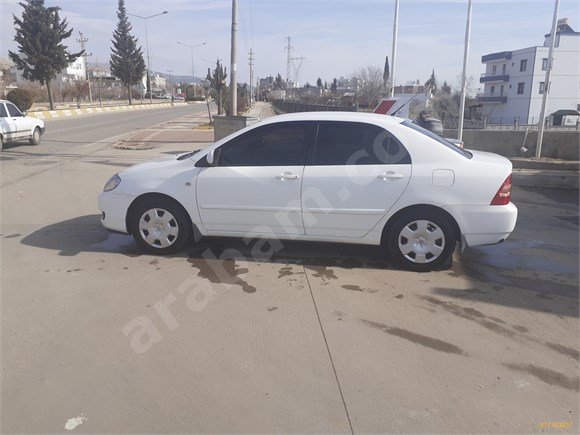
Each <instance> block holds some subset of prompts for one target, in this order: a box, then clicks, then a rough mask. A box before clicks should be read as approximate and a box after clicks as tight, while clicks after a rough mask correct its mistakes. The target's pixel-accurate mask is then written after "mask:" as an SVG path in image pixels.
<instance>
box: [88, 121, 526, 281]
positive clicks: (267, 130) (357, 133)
mask: <svg viewBox="0 0 580 435" xmlns="http://www.w3.org/2000/svg"><path fill="white" fill-rule="evenodd" d="M511 172H512V165H511V162H510V161H509V160H507V159H505V158H504V157H501V156H498V155H495V154H490V153H485V152H479V151H468V150H463V149H461V148H458V147H457V146H455V145H453V144H450V143H449V142H447V141H445V139H442V138H441V137H439V136H437V135H435V134H433V133H431V132H429V131H427V130H424V129H422V128H421V127H419V126H417V125H415V124H413V123H412V122H411V121H409V120H404V119H401V118H395V117H390V116H385V115H375V114H362V113H340V112H311V113H297V114H290V115H281V116H276V117H272V118H269V119H267V120H264V121H262V122H260V123H257V124H254V125H252V126H250V127H247V128H245V129H243V130H241V131H238V132H236V133H234V134H232V135H230V136H228V137H226V138H224V139H222V140H220V141H218V142H216V143H214V144H212V145H211V146H209V147H207V148H206V149H204V150H202V151H199V152H193V153H188V154H183V155H180V156H174V157H171V158H165V159H161V160H157V161H154V162H151V163H144V164H140V165H136V166H133V167H131V168H129V169H127V170H125V171H123V172H121V173H119V174H116V175H114V176H113V177H112V178H111V179H110V180H109V181H108V182H107V184H106V185H105V188H104V192H103V193H102V194H101V195H100V197H99V208H100V210H101V211H102V223H103V225H104V226H105V227H106V228H107V229H109V230H111V231H113V232H120V233H124V234H131V235H133V237H134V238H135V240H136V241H137V243H138V244H139V245H141V246H142V247H143V248H144V249H145V250H146V251H148V252H151V253H157V254H173V253H176V252H178V251H180V250H181V249H183V248H184V247H185V245H186V244H187V243H188V242H189V240H190V239H191V238H192V235H193V234H194V233H196V234H198V235H202V236H231V237H257V238H258V237H259V238H271V239H286V240H287V239H292V240H305V241H324V242H339V243H358V244H369V245H381V246H384V248H385V250H386V251H388V252H389V253H390V254H391V256H392V257H393V258H394V259H396V260H397V261H398V262H399V263H401V264H402V265H403V266H405V267H406V268H409V269H412V270H418V271H428V270H433V269H439V268H444V267H448V265H449V264H450V262H451V258H452V254H453V251H454V249H455V247H456V244H457V242H460V243H461V245H462V248H465V247H469V246H478V245H489V244H495V243H500V242H502V241H504V240H505V238H506V237H508V236H509V234H510V233H511V232H512V231H513V229H514V227H515V224H516V219H517V208H516V207H515V205H513V204H512V203H511V202H510V191H511Z"/></svg>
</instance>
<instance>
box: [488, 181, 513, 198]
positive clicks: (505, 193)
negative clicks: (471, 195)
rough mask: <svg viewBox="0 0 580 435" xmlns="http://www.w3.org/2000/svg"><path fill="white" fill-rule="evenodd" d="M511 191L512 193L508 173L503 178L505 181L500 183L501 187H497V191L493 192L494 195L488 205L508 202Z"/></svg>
mask: <svg viewBox="0 0 580 435" xmlns="http://www.w3.org/2000/svg"><path fill="white" fill-rule="evenodd" d="M511 193H512V174H510V175H509V176H508V177H507V178H506V179H505V181H504V182H503V184H502V185H501V187H500V188H499V190H498V191H497V193H496V194H495V196H494V197H493V199H492V200H491V204H490V205H506V204H509V203H510V196H511Z"/></svg>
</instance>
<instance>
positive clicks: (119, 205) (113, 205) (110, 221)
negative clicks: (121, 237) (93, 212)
mask: <svg viewBox="0 0 580 435" xmlns="http://www.w3.org/2000/svg"><path fill="white" fill-rule="evenodd" d="M133 199H135V197H133V196H129V195H119V194H117V193H113V192H102V193H101V194H100V195H99V210H101V223H102V224H103V226H104V227H105V228H106V229H107V230H109V231H111V232H114V233H122V234H129V230H128V228H127V220H126V217H127V210H128V209H129V206H130V205H131V203H132V202H133Z"/></svg>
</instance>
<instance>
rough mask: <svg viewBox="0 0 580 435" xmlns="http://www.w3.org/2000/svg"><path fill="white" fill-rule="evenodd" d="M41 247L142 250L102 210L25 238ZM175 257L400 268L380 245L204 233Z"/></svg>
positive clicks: (66, 251)
mask: <svg viewBox="0 0 580 435" xmlns="http://www.w3.org/2000/svg"><path fill="white" fill-rule="evenodd" d="M22 243H23V244H25V245H28V246H34V247H37V248H43V249H50V250H55V251H59V252H58V255H63V256H75V255H78V254H79V253H81V252H108V253H112V254H121V255H125V256H130V257H136V256H140V255H143V252H142V251H141V250H140V249H139V247H138V246H137V244H136V243H135V242H134V241H133V238H132V237H131V236H127V235H122V234H112V233H109V232H108V231H107V230H105V228H103V226H102V225H101V219H100V215H98V214H93V215H86V216H79V217H76V218H73V219H69V220H66V221H62V222H57V223H54V224H51V225H48V226H46V227H43V228H41V229H39V230H37V231H35V232H33V233H31V234H29V235H28V236H26V237H24V238H23V239H22ZM173 258H183V259H188V260H191V259H200V260H207V259H212V260H215V259H217V260H222V261H227V260H229V261H232V260H233V261H251V262H269V263H281V264H287V263H291V264H300V265H308V266H310V265H313V266H324V267H340V268H344V269H353V268H374V269H393V270H394V269H397V267H396V265H394V264H393V263H392V262H390V261H388V259H387V258H386V257H385V254H384V252H383V251H382V250H381V248H380V247H377V246H367V245H346V244H336V243H318V242H299V241H291V240H274V239H272V240H268V239H251V240H247V239H241V238H229V237H204V238H201V239H200V240H199V241H197V242H195V243H194V242H192V243H191V245H189V246H188V247H187V248H186V249H184V250H183V252H182V253H180V254H177V255H174V256H173Z"/></svg>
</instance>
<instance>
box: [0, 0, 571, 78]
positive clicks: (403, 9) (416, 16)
mask: <svg viewBox="0 0 580 435" xmlns="http://www.w3.org/2000/svg"><path fill="white" fill-rule="evenodd" d="M467 3H468V2H467V0H447V1H439V0H433V1H417V0H401V1H400V9H399V37H398V49H397V65H396V78H395V81H396V84H405V83H406V82H408V81H413V80H417V79H419V80H420V81H421V83H423V82H425V81H426V80H427V79H428V78H429V76H430V74H431V71H432V70H433V69H435V74H436V76H437V79H438V81H439V82H440V83H442V82H443V80H447V81H448V82H449V83H451V84H452V85H455V84H456V83H457V76H458V75H459V74H460V73H461V69H462V62H463V48H464V38H465V22H466V16H467ZM579 3H580V2H579V1H578V0H561V2H560V14H559V17H560V18H563V17H568V18H569V19H570V20H569V24H570V25H571V26H572V28H574V29H575V30H576V31H579V30H580V7H579ZM0 4H1V8H2V9H1V20H2V21H1V23H0V29H1V35H0V36H1V38H2V39H1V47H0V57H3V58H7V57H8V50H16V45H15V43H14V22H13V17H12V15H13V14H16V15H17V16H21V13H22V7H21V6H19V4H18V0H0ZM238 4H239V6H238V15H239V25H238V30H239V35H238V60H237V64H238V81H239V82H247V81H249V66H248V52H249V51H250V48H252V49H253V51H254V76H255V77H265V76H268V75H274V76H275V75H276V74H278V73H280V74H281V75H282V77H283V78H285V77H286V52H285V50H284V47H285V45H286V41H285V38H286V37H288V36H289V37H290V38H291V41H292V46H293V47H294V51H293V56H294V57H305V58H306V60H304V61H303V64H302V67H301V69H300V82H301V83H302V84H304V83H306V82H310V83H311V84H315V83H316V79H317V78H318V77H321V78H322V80H323V81H327V82H328V83H329V84H330V82H331V81H332V79H333V78H334V77H340V76H344V77H348V76H350V75H351V74H352V73H353V72H354V71H355V70H356V69H357V68H360V67H364V66H366V65H375V66H378V67H380V68H381V69H382V68H383V65H384V61H385V56H386V55H388V56H389V58H391V51H392V41H393V16H394V9H395V6H394V5H395V1H394V0H238ZM45 5H46V6H60V7H61V9H62V11H61V17H66V18H67V20H68V22H69V27H72V28H73V29H74V32H73V35H72V36H71V38H69V39H68V40H66V44H67V45H68V46H69V48H70V50H71V51H78V50H79V49H80V44H79V43H78V42H77V41H76V40H77V39H78V38H79V31H80V32H82V33H83V35H84V37H86V38H88V40H89V41H88V43H87V51H88V52H90V53H92V56H91V57H89V64H90V63H93V62H96V61H97V59H98V61H99V63H106V62H108V60H109V58H110V47H111V42H110V41H111V39H112V34H113V31H114V29H115V27H116V24H117V16H116V12H117V7H118V2H117V0H99V1H95V0H46V1H45ZM231 5H232V2H231V0H162V1H153V0H126V1H125V6H126V9H127V12H129V13H132V14H136V15H140V16H143V17H146V16H150V15H154V14H157V13H160V12H162V11H164V10H167V11H168V13H167V14H165V15H161V16H158V17H154V18H150V19H148V20H147V28H148V34H149V52H150V58H151V68H152V69H153V70H155V71H158V72H162V73H167V72H168V71H169V70H171V71H173V74H177V75H191V51H190V49H189V48H187V47H184V46H181V45H178V44H177V41H180V42H183V43H186V44H189V45H197V44H201V43H203V42H206V43H207V44H206V45H204V46H201V47H198V48H195V49H194V66H195V75H196V76H199V77H203V76H205V74H206V72H207V68H208V67H210V66H214V65H215V61H216V59H217V58H219V59H222V60H223V61H224V63H225V65H226V66H227V67H228V71H229V69H230V68H229V64H230V29H231ZM553 11H554V1H553V0H532V1H521V0H473V16H472V29H471V48H470V56H469V63H468V74H469V75H473V76H474V78H475V80H476V83H477V82H478V81H479V76H480V74H481V73H482V72H483V71H484V67H483V65H482V64H481V56H482V55H484V54H488V53H493V52H497V51H505V50H516V49H520V48H526V47H531V46H536V45H542V44H543V41H544V34H546V33H549V31H550V26H551V22H552V15H553ZM129 19H130V21H131V23H132V25H133V34H134V35H135V36H136V37H138V38H139V43H140V44H141V45H142V47H143V52H144V53H145V52H146V44H145V25H144V20H143V19H140V18H135V17H131V16H130V17H129Z"/></svg>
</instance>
